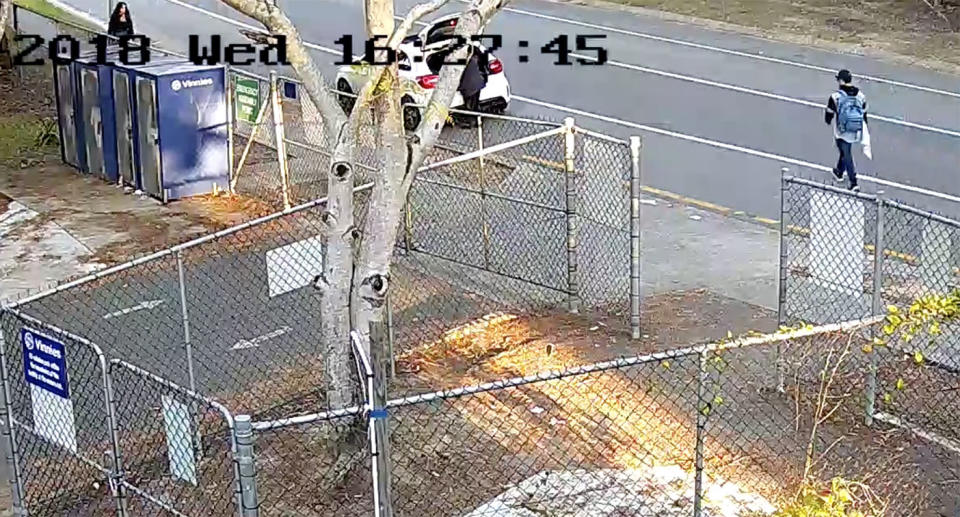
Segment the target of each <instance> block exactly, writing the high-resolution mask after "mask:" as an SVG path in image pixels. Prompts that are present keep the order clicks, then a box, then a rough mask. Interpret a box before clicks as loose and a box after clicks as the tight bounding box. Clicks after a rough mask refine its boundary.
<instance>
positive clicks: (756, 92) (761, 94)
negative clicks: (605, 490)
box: [570, 53, 960, 137]
mask: <svg viewBox="0 0 960 517" xmlns="http://www.w3.org/2000/svg"><path fill="white" fill-rule="evenodd" d="M570 55H571V56H573V57H577V58H581V59H589V60H595V59H596V56H587V55H583V54H576V53H570ZM607 64H608V65H612V66H616V67H619V68H625V69H627V70H634V71H637V72H643V73H647V74H654V75H659V76H661V77H668V78H670V79H677V80H680V81H687V82H691V83H696V84H702V85H705V86H712V87H715V88H723V89H724V90H731V91H735V92H739V93H747V94H750V95H757V96H759V97H765V98H767V99H773V100H778V101H783V102H790V103H793V104H799V105H801V106H809V107H811V108H817V109H823V108H824V104H820V103H816V102H812V101H808V100H803V99H797V98H794V97H787V96H785V95H778V94H776V93H770V92H765V91H763V90H754V89H753V88H746V87H744V86H736V85H733V84H727V83H721V82H717V81H711V80H709V79H701V78H699V77H693V76H689V75H683V74H676V73H673V72H666V71H663V70H657V69H655V68H647V67H645V66H638V65H631V64H629V63H622V62H619V61H607ZM869 116H870V120H882V121H883V122H888V123H890V124H895V125H898V126H906V127H910V128H913V129H919V130H922V131H930V132H932V133H939V134H941V135H947V136H952V137H960V131H954V130H951V129H944V128H939V127H935V126H927V125H925V124H917V123H915V122H907V121H906V120H902V119H897V118H892V117H888V116H885V115H879V114H876V113H870V114H869Z"/></svg>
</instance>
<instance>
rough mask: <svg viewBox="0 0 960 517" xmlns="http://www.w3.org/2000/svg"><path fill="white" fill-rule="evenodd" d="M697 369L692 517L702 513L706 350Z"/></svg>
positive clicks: (705, 420)
mask: <svg viewBox="0 0 960 517" xmlns="http://www.w3.org/2000/svg"><path fill="white" fill-rule="evenodd" d="M698 359H699V360H698V361H697V364H698V367H697V408H696V409H697V436H696V446H695V447H696V450H695V453H694V454H695V458H694V462H695V463H694V465H695V468H696V471H695V473H694V482H693V483H694V486H693V516H694V517H700V516H701V514H702V512H703V508H702V507H703V442H704V429H705V428H706V426H707V413H706V408H707V407H708V405H707V404H708V402H707V400H706V399H707V396H706V391H705V390H706V388H707V387H706V382H705V380H706V379H705V378H706V376H707V352H706V350H704V351H702V352H700V354H699V356H698Z"/></svg>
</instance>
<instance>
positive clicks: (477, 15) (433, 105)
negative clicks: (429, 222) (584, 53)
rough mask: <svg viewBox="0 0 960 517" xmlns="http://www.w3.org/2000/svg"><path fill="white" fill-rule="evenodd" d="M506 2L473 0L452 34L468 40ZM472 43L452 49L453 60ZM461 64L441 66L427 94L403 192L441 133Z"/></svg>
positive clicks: (457, 58) (458, 81)
mask: <svg viewBox="0 0 960 517" xmlns="http://www.w3.org/2000/svg"><path fill="white" fill-rule="evenodd" d="M508 3H509V0H474V1H473V2H472V3H471V4H470V8H469V9H467V10H466V11H464V12H463V14H461V15H460V19H459V22H458V23H457V29H456V31H455V32H454V34H455V35H457V36H461V37H463V38H464V39H466V40H468V41H469V37H470V36H474V35H476V34H478V33H479V32H480V29H481V28H482V27H483V26H484V24H485V22H486V21H487V20H489V19H490V17H491V16H493V15H494V14H496V13H497V11H499V10H500V9H502V8H503V7H506V5H507V4H508ZM472 49H473V47H472V46H470V45H464V46H462V47H460V48H458V49H456V50H455V51H454V52H453V53H452V57H453V61H454V62H456V61H460V60H462V59H465V58H466V57H467V56H468V54H469V52H470V51H472ZM464 68H465V66H464V65H447V66H444V67H443V68H441V69H440V78H439V80H438V81H437V86H436V87H435V88H434V90H433V94H432V95H431V96H430V101H429V102H428V103H427V107H426V108H425V109H424V116H423V121H422V122H421V123H420V127H419V128H417V132H416V134H414V136H413V138H412V139H411V143H410V158H409V159H408V166H407V172H406V175H405V177H404V179H403V191H404V192H406V191H407V190H408V189H409V188H410V185H411V184H412V183H413V178H414V176H415V174H416V171H417V169H419V168H420V166H421V165H423V160H424V159H425V158H426V151H427V150H429V149H430V148H432V147H433V145H434V144H435V143H436V141H437V138H438V137H439V136H440V132H441V130H443V125H444V123H445V122H446V120H447V113H448V112H449V106H450V102H451V101H452V100H453V94H454V93H455V92H456V90H457V87H458V86H459V85H460V76H461V75H463V69H464Z"/></svg>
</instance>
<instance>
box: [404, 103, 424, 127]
mask: <svg viewBox="0 0 960 517" xmlns="http://www.w3.org/2000/svg"><path fill="white" fill-rule="evenodd" d="M409 104H413V98H411V97H410V96H404V97H403V98H402V99H400V105H401V106H403V128H404V129H406V130H407V131H413V130H414V129H417V127H418V126H419V125H420V121H421V119H422V118H423V115H422V114H421V113H420V108H419V107H417V106H409Z"/></svg>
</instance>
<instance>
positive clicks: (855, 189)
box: [850, 185, 860, 192]
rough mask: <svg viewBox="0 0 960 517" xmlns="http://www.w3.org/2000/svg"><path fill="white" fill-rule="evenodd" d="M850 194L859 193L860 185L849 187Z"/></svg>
mask: <svg viewBox="0 0 960 517" xmlns="http://www.w3.org/2000/svg"><path fill="white" fill-rule="evenodd" d="M850 191H851V192H860V185H854V186H852V187H850Z"/></svg>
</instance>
